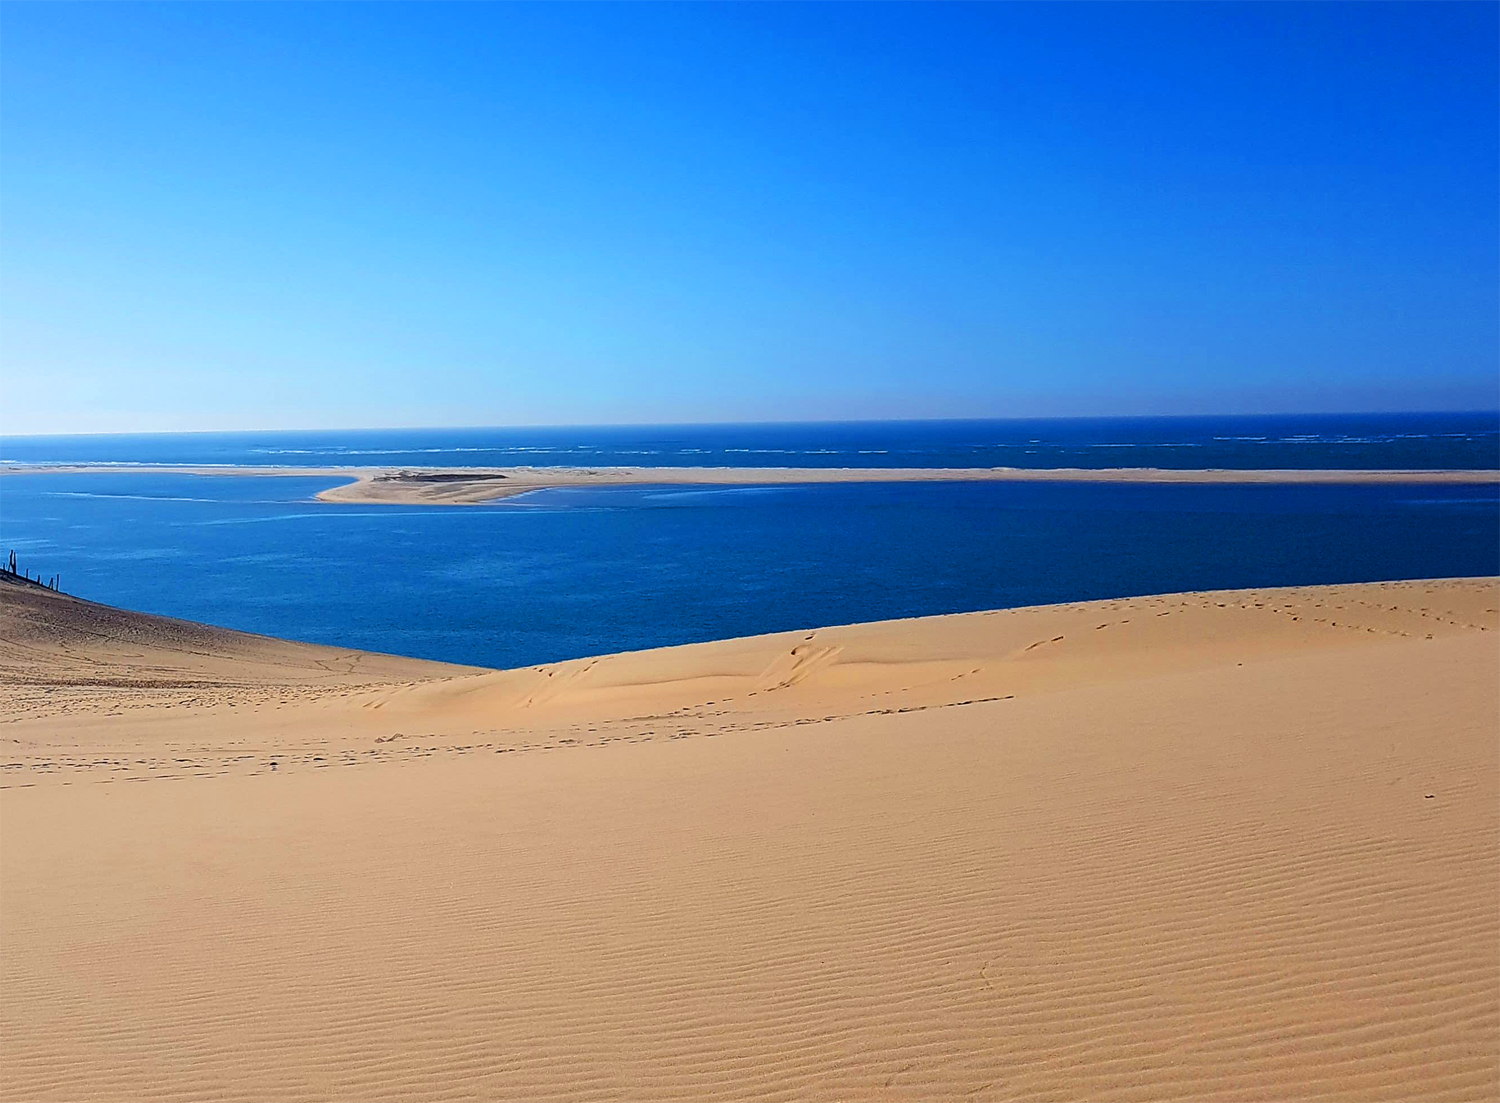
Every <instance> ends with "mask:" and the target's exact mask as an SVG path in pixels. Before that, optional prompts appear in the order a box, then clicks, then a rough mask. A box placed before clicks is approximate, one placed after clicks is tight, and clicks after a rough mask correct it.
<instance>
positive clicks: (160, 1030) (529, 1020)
mask: <svg viewBox="0 0 1500 1103" xmlns="http://www.w3.org/2000/svg"><path fill="white" fill-rule="evenodd" d="M0 599H3V600H0V674H3V677H0V733H3V736H0V738H3V755H0V767H3V769H0V784H3V786H4V790H3V792H0V828H3V830H0V993H3V997H0V1097H3V1098H4V1099H7V1100H31V1099H58V1100H63V1099H68V1100H79V1099H97V1100H106V1099H108V1100H116V1099H159V1100H201V1099H244V1100H252V1099H253V1100H292V1099H313V1098H321V1099H349V1100H379V1099H474V1098H484V1099H502V1098H510V1099H583V1098H633V1099H683V1100H690V1099H692V1100H702V1099H741V1098H793V1097H795V1098H805V1099H827V1100H832V1099H949V1100H960V1099H998V1098H1006V1099H1018V1098H1026V1099H1078V1098H1089V1099H1237V1100H1239V1099H1314V1098H1316V1099H1416V1098H1433V1099H1438V1098H1442V1099H1493V1098H1495V1097H1496V1096H1497V1094H1500V755H1497V716H1500V612H1497V610H1500V582H1497V580H1495V579H1467V580H1445V581H1434V582H1397V583H1383V584H1374V585H1363V586H1336V587H1322V588H1308V589H1271V590H1255V591H1236V592H1226V593H1197V594H1174V595H1167V596H1160V597H1144V598H1134V599H1126V600H1118V601H1103V602H1090V603H1084V604H1074V605H1059V606H1052V607H1045V608H1031V609H1016V610H1007V611H1001V612H993V613H976V614H968V615H962V616H950V617H934V618H927V619H922V620H910V621H897V622H888V623H880V624H866V625H855V626H850V627H843V628H825V629H816V630H808V631H801V632H787V633H781V634H778V635H771V636H761V637H756V638H751V639H742V640H729V641H725V642H721V643H711V644H702V645H695V646H688V647H678V648H670V649H665V650H658V651H646V652H639V653H634V654H625V655H612V656H606V657H603V658H596V659H587V660H580V661H576V662H567V663H559V664H556V665H552V666H545V667H534V668H530V669H525V670H512V671H498V672H497V671H482V670H473V669H467V668H459V667H449V666H443V665H440V664H436V663H426V662H419V661H414V660H407V659H399V658H394V657H390V656H379V655H369V654H364V653H360V652H353V651H345V650H337V649H332V648H324V647H315V646H310V645H303V644H294V643H287V642H284V641H279V640H272V639H267V638H264V637H258V636H247V635H243V634H240V633H235V632H228V631H224V630H220V629H214V628H208V627H205V626H202V625H193V624H186V623H183V622H179V621H169V620H162V619H159V618H154V617H147V616H143V615H139V614H134V613H127V612H122V611H120V610H115V609H110V608H107V607H104V606H99V605H95V604H92V603H89V602H85V601H81V600H79V599H76V598H72V597H69V596H66V595H60V594H54V593H51V592H50V591H45V590H42V589H41V588H40V587H35V586H28V585H26V584H24V583H21V582H18V581H15V580H4V581H3V591H0Z"/></svg>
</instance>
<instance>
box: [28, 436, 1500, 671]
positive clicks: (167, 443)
mask: <svg viewBox="0 0 1500 1103" xmlns="http://www.w3.org/2000/svg"><path fill="white" fill-rule="evenodd" d="M1486 417H1487V416H1486V415H1442V417H1441V418H1435V419H1414V418H1407V419H1405V420H1404V421H1403V420H1400V419H1397V420H1396V421H1395V422H1392V421H1389V420H1388V421H1385V422H1382V424H1383V425H1384V429H1383V430H1381V433H1380V434H1377V432H1376V428H1377V427H1376V425H1375V422H1374V421H1372V420H1368V419H1367V420H1366V421H1365V422H1361V423H1359V424H1363V425H1364V426H1365V429H1364V436H1366V437H1368V438H1369V439H1370V440H1371V441H1374V440H1375V438H1376V436H1381V439H1380V441H1379V442H1376V443H1361V444H1356V443H1353V442H1352V435H1353V434H1354V433H1355V431H1356V428H1357V425H1356V420H1355V419H1350V420H1343V421H1339V422H1338V425H1339V426H1341V428H1335V427H1334V425H1333V423H1332V421H1331V420H1328V419H1324V420H1321V421H1320V420H1318V419H1303V420H1302V421H1301V422H1299V423H1296V424H1295V425H1293V424H1291V423H1288V424H1287V425H1286V426H1284V427H1283V428H1282V429H1277V428H1273V426H1272V425H1271V424H1270V419H1260V420H1258V421H1252V420H1250V419H1247V420H1245V421H1242V422H1237V423H1236V428H1240V429H1244V430H1245V431H1244V432H1242V433H1235V434H1231V433H1227V432H1223V431H1222V430H1223V428H1224V426H1223V422H1222V419H1220V421H1218V422H1215V423H1212V424H1210V423H1209V422H1208V421H1206V420H1204V421H1196V420H1195V421H1194V422H1193V423H1192V426H1193V427H1192V428H1189V423H1187V422H1185V421H1174V422H1172V423H1171V424H1170V425H1167V424H1165V423H1162V422H1150V423H1139V424H1137V425H1136V427H1135V429H1126V428H1124V427H1123V426H1124V425H1125V423H1123V422H1109V423H1104V422H1096V423H1088V425H1089V426H1092V428H1089V427H1087V426H1085V425H1084V424H1083V423H1066V424H1065V423H1060V422H1049V423H1040V422H1035V423H1026V424H1028V425H1034V426H1042V425H1047V426H1049V427H1050V428H1049V429H1046V430H1043V429H1036V430H1028V429H1022V428H1020V423H963V424H958V423H942V424H941V427H934V426H894V427H888V429H887V430H880V429H879V428H878V427H874V426H861V427H854V426H839V427H833V428H831V429H825V430H824V431H818V430H815V429H814V428H813V427H809V426H789V427H783V428H782V429H780V430H773V429H772V428H771V427H766V426H759V427H748V428H732V429H731V428H713V429H710V428H697V429H674V430H644V431H643V430H632V431H626V430H597V429H588V430H571V431H567V430H548V431H541V430H537V431H526V432H519V431H517V432H509V431H499V430H495V431H490V430H485V431H480V430H473V431H462V432H460V431H457V430H454V431H444V432H442V433H426V434H423V433H418V432H415V431H410V430H407V431H402V432H401V433H395V432H392V433H360V434H319V435H314V434H257V435H254V436H251V435H237V436H233V437H230V436H223V435H214V436H192V437H180V436H179V437H166V438H103V437H94V438H72V439H71V440H67V439H64V438H55V439H54V440H53V441H52V442H50V443H45V442H40V441H38V440H37V439H35V438H33V439H27V440H9V441H5V442H4V444H3V451H4V455H5V456H6V458H8V459H12V460H22V459H25V460H41V459H50V460H59V461H70V460H71V461H78V460H95V461H99V460H106V461H136V462H142V461H144V462H158V463H189V462H191V463H204V462H215V463H243V462H259V463H273V464H286V463H293V462H295V463H300V464H308V465H313V464H318V465H326V464H330V463H335V462H343V463H353V462H369V463H413V464H415V463H424V464H429V465H431V464H435V463H437V462H441V460H442V459H444V458H451V456H452V455H461V456H465V457H472V458H470V459H464V460H461V461H460V462H472V463H476V464H485V465H489V464H497V465H498V464H514V463H517V462H530V463H536V464H538V465H540V464H543V463H545V462H562V463H568V464H577V463H581V462H588V463H596V464H600V465H603V464H606V463H612V462H618V463H635V464H639V463H645V462H653V463H655V464H666V463H670V462H693V463H700V462H701V463H713V464H717V463H734V464H742V465H748V464H750V463H754V462H761V463H774V464H777V465H780V464H788V465H811V464H813V463H815V462H828V463H838V464H840V465H843V464H851V463H854V462H860V461H856V460H855V459H854V458H852V457H854V456H861V455H865V454H868V455H870V456H872V457H877V459H876V460H874V461H871V462H878V463H879V464H880V465H882V466H883V465H891V466H916V465H918V464H919V463H923V462H925V463H928V464H930V465H933V466H947V465H950V464H955V465H963V466H968V465H972V464H984V463H995V462H1008V463H1017V464H1019V463H1021V462H1035V463H1045V464H1070V465H1071V464H1077V465H1080V466H1082V465H1084V460H1085V458H1086V457H1088V456H1092V455H1094V454H1095V453H1100V454H1103V455H1105V456H1107V457H1108V458H1107V459H1105V460H1102V461H1097V462H1095V463H1092V464H1090V465H1091V466H1099V465H1100V464H1102V465H1104V466H1123V465H1136V464H1148V463H1149V464H1152V465H1160V466H1204V467H1210V466H1233V464H1231V463H1230V462H1229V461H1230V459H1232V458H1235V457H1241V458H1243V457H1251V458H1253V459H1254V460H1255V462H1254V463H1253V464H1248V465H1252V466H1276V465H1291V466H1307V467H1344V466H1357V467H1380V466H1385V467H1445V466H1446V467H1491V468H1493V467H1495V466H1497V464H1496V457H1495V454H1494V452H1495V436H1494V430H1493V420H1494V419H1493V416H1492V415H1491V416H1489V419H1488V420H1486ZM1310 426H1311V427H1310ZM1487 426H1488V427H1487ZM1168 428H1170V429H1173V430H1176V431H1175V432H1168V431H1167V430H1168ZM1440 428H1442V429H1444V432H1443V433H1439V432H1437V430H1438V429H1440ZM1256 429H1258V430H1264V431H1263V432H1254V431H1252V430H1256ZM1293 429H1298V430H1300V431H1296V432H1294V431H1292V430H1293ZM1106 430H1107V431H1106ZM1398 430H1399V431H1398ZM820 432H821V435H820ZM1026 432H1036V433H1037V436H1036V439H1035V446H1036V449H1037V450H1036V451H1035V452H1029V451H1027V449H1025V448H1016V447H1014V441H1013V440H1012V439H1011V438H1014V437H1016V436H1018V435H1024V434H1025V433H1026ZM630 433H634V434H635V436H633V437H632V436H631V435H630ZM1278 433H1279V434H1280V435H1279V436H1278V435H1277V434H1278ZM1420 433H1426V435H1425V436H1423V435H1420ZM1131 434H1133V435H1134V437H1135V438H1136V439H1134V440H1129V439H1122V438H1124V437H1128V436H1130V435H1131ZM1340 434H1342V435H1340ZM1382 434H1383V435H1382ZM1450 434H1451V435H1450ZM1219 436H1225V437H1243V438H1246V439H1229V440H1222V441H1216V440H1214V439H1213V438H1216V437H1219ZM1314 436H1317V437H1318V438H1319V439H1317V440H1313V439H1312V438H1313V437H1314ZM1105 437H1108V438H1111V439H1108V440H1106V439H1104V438H1105ZM1169 437H1174V438H1177V439H1174V440H1168V439H1167V438H1169ZM1095 438H1098V439H1095ZM1260 438H1264V440H1263V441H1262V442H1261V443H1255V441H1256V440H1260ZM1273 438H1274V439H1273ZM1346 438H1350V439H1346ZM568 439H571V440H573V442H574V443H573V444H571V445H568V448H569V449H573V450H576V449H582V448H593V449H596V450H597V451H596V452H595V453H593V455H594V456H596V457H600V458H591V459H589V460H587V461H584V460H582V459H581V458H580V455H579V453H578V452H577V451H572V450H570V451H564V450H563V449H564V442H565V441H566V440H568ZM272 441H274V442H277V443H269V442H272ZM462 441H478V442H479V443H475V444H472V445H470V444H462V443H455V442H462ZM524 441H536V442H540V443H535V444H525V443H522V442H524ZM1211 441H1212V443H1211ZM694 442H696V443H694ZM1025 443H1032V442H1031V439H1030V438H1028V440H1027V441H1026V442H1025ZM293 444H295V445H297V446H298V447H300V448H302V451H301V452H297V453H289V452H288V451H287V449H289V448H290V447H292V445H293ZM377 444H378V445H379V448H385V449H389V450H386V451H380V450H379V448H377V447H376V445H377ZM759 445H764V446H765V447H766V448H768V449H769V448H772V447H775V448H779V449H781V450H780V451H774V452H772V451H767V452H748V453H739V452H735V451H732V449H737V448H742V447H751V446H759ZM814 445H817V447H814ZM862 445H869V446H871V447H870V448H869V449H865V448H862V447H857V446H862ZM1105 445H1123V446H1126V447H1125V448H1110V447H1104V446H1105ZM1169 445H1170V446H1172V447H1169ZM461 447H463V448H467V447H475V448H480V449H482V450H481V451H480V452H477V453H451V454H450V453H446V452H428V451H423V450H422V449H428V448H432V449H438V448H461ZM527 447H535V448H545V449H550V451H547V452H545V453H525V454H518V453H517V451H516V450H518V449H521V448H527ZM688 447H696V448H703V449H704V451H703V452H701V453H686V454H679V453H677V452H670V451H668V450H669V449H682V448H688ZM1174 447H1175V448H1176V449H1177V450H1176V451H1174V450H1173V448H1174ZM272 448H280V449H282V451H280V452H272V451H270V449H272ZM1004 448H1010V449H1011V450H1012V451H1014V452H1016V453H1018V454H1017V455H1015V456H1008V457H1007V458H1006V459H1005V460H1003V461H1000V460H997V459H996V456H998V455H999V454H1000V450H1001V449H1004ZM652 449H655V451H654V452H653V451H652ZM922 449H927V450H926V451H923V450H922ZM825 450H826V451H825ZM1127 450H1130V451H1131V452H1132V454H1131V455H1130V456H1129V457H1128V459H1127V458H1126V457H1123V456H1121V455H1119V454H1118V453H1120V452H1122V451H1127ZM1178 452H1191V453H1193V454H1194V455H1195V457H1196V459H1195V461H1194V462H1191V463H1186V462H1184V461H1181V460H1175V461H1173V460H1171V457H1173V456H1175V455H1177V454H1178ZM637 453H639V454H637ZM825 454H826V455H827V456H828V457H830V458H828V459H826V460H822V461H820V460H818V459H817V458H816V457H818V456H820V455H825ZM520 455H526V456H528V457H529V458H527V459H521V458H520ZM684 455H686V456H687V457H688V458H687V459H684ZM298 456H300V457H301V458H300V459H296V458H295V457H298ZM627 456H628V457H630V458H626V457H627ZM756 456H762V457H772V458H771V459H764V458H762V459H759V460H757V459H754V458H753V457H756ZM1022 456H1033V457H1039V458H1036V459H1029V460H1025V461H1023V460H1022V459H1021V457H1022ZM250 457H253V458H250ZM644 457H653V458H651V459H649V460H648V459H646V458H644ZM921 457H928V458H927V459H926V460H923V459H921ZM1247 462H1248V461H1247ZM1242 465H1246V464H1242ZM336 481H337V480H334V479H329V478H326V477H311V476H287V477H255V478H250V477H244V476H233V475H204V476H192V475H175V474H167V473H146V474H139V473H122V472H89V473H85V474H55V473H45V474H30V475H6V476H4V477H3V478H0V553H3V552H4V551H5V550H8V549H9V548H15V549H16V551H17V554H18V556H19V557H20V560H21V562H22V565H23V566H28V567H30V568H32V569H33V570H35V571H40V572H41V573H42V574H44V575H51V574H55V573H60V574H61V576H62V583H63V588H64V589H65V590H68V591H70V592H72V593H76V594H79V595H81V596H84V597H88V598H93V599H96V600H100V601H106V602H110V603H113V604H117V605H122V606H126V607H128V608H133V609H141V610H146V611H149V612H155V613H164V614H168V615H172V616H178V617H187V618H190V619H193V620H202V621H208V622H211V623H215V624H222V625H226V626H229V627H233V628H241V629H246V630H249V631H254V632H264V633H268V634H272V635H278V636H287V637H291V638H294V639H303V640H312V641H316V642H319V643H327V644H335V645H339V646H345V647H359V648H368V649H372V650H377V651H389V652H396V653H400V654H407V655H418V656H422V657H426V658H433V659H444V660H448V661H452V662H463V663H475V664H479V665H485V666H501V667H504V666H522V665H529V664H533V663H541V662H550V661H555V660H560V659H566V658H574V657H578V656H583V655H590V654H598V653H601V652H609V651H620V650H630V649H634V648H643V647H654V646H661V645H666V644H676V643H686V642H692V641H698V640H709V639H718V638H723V637H727V636H738V635H746V634H751V633H757V632H768V631H776V630H782V629H794V628H803V627H811V626H818V625H826V624H839V623H849V622H854V621H863V620H873V619H880V618H886V617H903V616H917V615H924V614H931V613H949V612H959V611H965V610H974V609H985V608H994V607H1001V606H1016V605H1029V604H1035V603H1040V602H1054V601H1072V600H1082V599H1089V598H1105V597H1116V596H1123V595H1129V594H1143V593H1161V592H1170V591H1175V590H1190V589H1204V588H1219V587H1248V586H1275V585H1294V584H1312V583H1331V582H1356V581H1372V580H1378V579H1393V578H1409V577H1443V576H1450V575H1478V574H1496V573H1500V493H1497V490H1496V488H1495V487H1494V486H1478V487H1469V486H1421V485H1400V486H1380V485H1332V486H1226V485H1218V486H1215V485H1197V486H1194V485H1181V486H1167V485H1147V484H1141V485H1131V484H1111V483H1038V484H1024V483H930V484H921V483H916V484H913V483H898V484H867V485H860V484H835V485H825V486H803V487H798V486H779V487H732V488H712V487H680V486H679V487H616V488H605V489H568V490H547V491H540V492H536V493H533V494H528V495H523V496H521V497H519V498H513V499H508V500H506V501H502V502H499V503H495V504H493V505H487V506H479V507H404V506H368V505H333V504H326V503H318V502H313V501H311V500H310V499H311V496H312V495H313V494H314V493H316V492H317V491H318V490H320V489H322V488H324V487H326V486H330V485H333V484H334V483H335V482H336Z"/></svg>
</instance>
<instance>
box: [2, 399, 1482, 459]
mask: <svg viewBox="0 0 1500 1103" xmlns="http://www.w3.org/2000/svg"><path fill="white" fill-rule="evenodd" d="M0 461H3V462H7V463H162V464H194V465H206V464H232V465H236V466H239V465H257V466H270V467H330V466H348V465H353V466H362V465H368V466H388V465H403V466H424V467H512V466H528V465H534V466H538V467H556V466H598V467H1174V468H1202V467H1239V468H1247V467H1278V468H1288V467H1317V468H1386V469H1391V468H1428V467H1440V468H1496V467H1500V414H1497V413H1495V412H1488V413H1441V414H1347V415H1331V414H1317V415H1295V416H1291V415H1288V416H1275V417H1268V416H1267V417H1182V418H1070V419H1046V420H1005V421H996V420H991V421H912V422H889V421H886V422H863V423H860V422H850V423H837V424H793V425H667V426H647V427H642V426H630V427H622V428H600V427H588V428H553V429H370V430H358V431H348V430H344V431H337V432H333V431H317V432H263V433H178V434H168V435H139V436H74V437H12V438H9V439H3V440H0Z"/></svg>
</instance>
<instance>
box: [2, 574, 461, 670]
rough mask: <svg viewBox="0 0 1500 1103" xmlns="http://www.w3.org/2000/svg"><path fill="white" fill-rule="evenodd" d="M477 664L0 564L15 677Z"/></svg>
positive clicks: (7, 662)
mask: <svg viewBox="0 0 1500 1103" xmlns="http://www.w3.org/2000/svg"><path fill="white" fill-rule="evenodd" d="M474 669H475V668H473V667H461V666H453V665H450V664H447V663H432V662H425V661H423V660H420V659H407V658H403V657H401V656H397V655H378V654H374V653H372V652H368V651H354V650H349V649H344V648H334V647H323V646H320V645H318V644H310V643H296V642H293V641H291V640H282V639H275V638H273V637H270V636H258V635H254V634H253V633H249V632H236V631H232V630H230V629H228V628H215V627H213V626H211V625H207V624H197V623H195V622H193V621H186V620H176V619H174V618H172V617H157V616H152V615H150V614H148V613H135V612H131V611H129V610H126V609H116V608H114V607H113V606H110V605H101V604H99V603H98V602H94V601H88V600H86V599H84V598H79V597H74V596H73V595H71V594H66V593H58V592H56V591H53V590H48V589H46V588H45V587H41V586H37V585H35V584H32V583H28V582H26V581H25V580H23V579H18V578H16V577H15V576H14V575H7V574H0V680H3V681H4V682H5V683H8V684H12V685H14V684H33V685H43V686H54V687H56V686H101V687H102V686H115V687H120V688H127V687H151V686H185V685H219V684H225V683H230V684H243V685H247V686H250V685H260V684H273V685H281V684H289V685H306V686H316V685H341V684H361V683H366V682H372V681H373V682H386V681H390V680H391V679H393V678H409V679H419V678H434V677H437V678H441V677H451V676H453V675H454V674H457V673H469V672H472V671H473V670H474Z"/></svg>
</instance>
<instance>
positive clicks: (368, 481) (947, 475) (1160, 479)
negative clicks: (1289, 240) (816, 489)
mask: <svg viewBox="0 0 1500 1103" xmlns="http://www.w3.org/2000/svg"><path fill="white" fill-rule="evenodd" d="M101 472H113V473H117V474H159V475H251V476H261V477H269V476H275V477H282V478H288V477H296V476H301V477H304V478H346V479H348V480H349V482H347V483H345V484H343V485H341V486H335V487H330V488H328V489H327V490H324V491H322V492H320V493H319V494H317V495H316V498H317V499H318V500H319V501H324V502H361V503H375V504H381V503H383V504H390V505H481V504H484V503H487V502H495V501H500V500H502V499H505V498H511V497H515V496H516V495H518V494H524V493H527V492H529V491H533V490H547V489H555V488H559V487H590V486H662V485H674V486H680V485H685V486H776V485H799V484H800V485H808V484H822V483H884V482H902V483H906V482H1090V483H1099V482H1106V483H1177V484H1241V485H1243V484H1325V485H1326V484H1336V483H1396V484H1424V483H1425V484H1466V485H1489V484H1500V470H1482V469H1481V470H1474V469H1470V470H1403V471H1395V470H1392V471H1386V470H1379V469H1321V468H1297V469H1278V468H1255V469H1251V468H1244V469H1237V468H1202V469H1182V470H1178V469H1174V468H1161V467H1111V468H1082V467H1044V468H1026V467H963V468H957V467H485V468H451V467H449V468H437V467H390V466H385V467H348V466H346V467H253V466H243V465H228V464H226V465H223V466H214V465H209V464H138V463H98V464H92V463H78V464H0V474H4V475H26V474H33V475H34V474H52V475H61V474H86V473H101Z"/></svg>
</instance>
